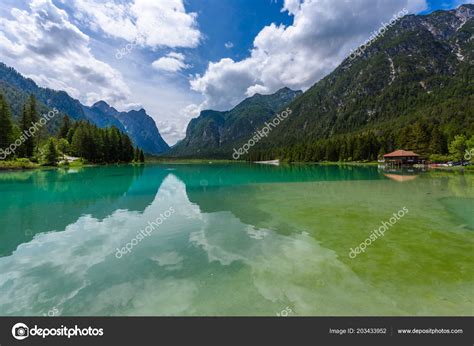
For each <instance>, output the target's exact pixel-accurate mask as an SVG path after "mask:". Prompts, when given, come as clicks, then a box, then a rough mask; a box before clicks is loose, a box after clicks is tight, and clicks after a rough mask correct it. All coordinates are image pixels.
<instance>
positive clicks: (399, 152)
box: [383, 150, 420, 157]
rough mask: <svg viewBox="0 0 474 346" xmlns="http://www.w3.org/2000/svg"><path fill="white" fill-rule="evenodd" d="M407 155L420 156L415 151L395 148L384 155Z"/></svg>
mask: <svg viewBox="0 0 474 346" xmlns="http://www.w3.org/2000/svg"><path fill="white" fill-rule="evenodd" d="M405 156H416V157H418V156H420V155H418V154H417V153H414V152H413V151H407V150H395V151H394V152H393V153H390V154H385V155H384V156H383V157H405Z"/></svg>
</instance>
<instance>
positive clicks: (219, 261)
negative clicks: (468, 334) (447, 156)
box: [0, 164, 474, 316]
mask: <svg viewBox="0 0 474 346" xmlns="http://www.w3.org/2000/svg"><path fill="white" fill-rule="evenodd" d="M473 182H474V175H472V174H470V175H469V174H465V175H463V174H459V173H449V172H420V173H416V172H406V171H405V172H384V171H382V170H380V169H378V168H377V167H362V166H336V165H334V166H320V165H288V166H269V165H252V164H193V165H191V164H190V165H187V164H170V165H158V164H157V165H147V166H145V167H143V166H126V165H124V166H107V167H92V168H82V169H69V170H67V169H58V170H36V171H23V172H2V173H0V315H33V316H43V315H50V316H52V315H64V316H81V315H100V316H123V315H126V316H143V315H146V316H188V315H191V316H222V315H225V316H240V315H250V316H254V315H255V316H260V315H265V316H277V315H282V316H287V315H288V316H308V315H310V316H327V315H332V316H343V315H356V316H363V315H414V316H416V315H424V316H427V315H428V316H429V315H472V314H473V312H474V304H473V292H474V256H473V253H474V251H473V250H474V209H473V208H474V203H473V202H474V188H473ZM404 208H405V209H404ZM394 213H395V214H396V217H395V216H394V215H393V214H394ZM387 223H390V224H387ZM384 227H385V228H384ZM375 230H378V232H376V231H375ZM380 231H383V233H382V235H380V234H381V233H380ZM368 239H370V241H368ZM362 243H364V245H362ZM351 249H352V250H351ZM362 250H363V251H362ZM351 251H352V252H351Z"/></svg>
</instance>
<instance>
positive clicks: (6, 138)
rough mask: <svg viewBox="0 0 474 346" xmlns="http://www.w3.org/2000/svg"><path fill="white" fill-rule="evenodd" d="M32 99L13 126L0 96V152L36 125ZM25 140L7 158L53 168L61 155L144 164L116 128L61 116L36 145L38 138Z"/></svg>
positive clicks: (97, 160)
mask: <svg viewBox="0 0 474 346" xmlns="http://www.w3.org/2000/svg"><path fill="white" fill-rule="evenodd" d="M38 118H39V117H38V109H37V103H36V99H35V97H34V96H33V95H31V96H30V97H29V99H28V101H27V102H26V103H25V104H24V105H23V108H22V114H21V118H20V121H19V124H14V123H13V120H12V116H11V110H10V107H9V105H8V103H7V101H6V100H5V97H4V96H3V95H2V94H0V149H6V148H8V147H10V146H11V145H12V143H14V142H15V140H17V139H18V138H20V136H21V135H22V134H23V133H25V131H28V129H29V128H31V126H32V124H34V123H36V122H38ZM24 139H25V140H24V141H22V144H21V145H20V146H19V147H18V148H17V150H15V152H14V153H12V154H11V155H8V156H7V157H6V158H7V159H14V158H28V159H30V160H31V161H33V162H39V161H43V162H42V163H45V164H47V165H56V164H57V162H58V161H59V160H60V159H61V156H62V157H63V159H64V156H65V155H71V156H76V157H80V158H83V159H85V160H87V161H88V162H91V163H118V162H132V161H135V162H144V161H145V155H144V152H143V150H141V149H140V148H138V147H134V146H133V143H132V141H131V139H130V137H129V136H128V135H127V134H125V133H122V132H121V131H120V130H119V129H117V128H116V127H111V128H99V127H97V126H96V125H94V124H91V123H89V122H87V121H73V120H71V119H70V118H69V117H68V116H67V115H65V116H64V117H63V120H62V124H61V126H60V128H59V131H58V133H57V134H56V135H55V136H54V135H53V136H49V138H47V139H46V140H42V141H41V143H40V136H29V137H27V136H25V138H24Z"/></svg>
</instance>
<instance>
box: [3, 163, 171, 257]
mask: <svg viewBox="0 0 474 346" xmlns="http://www.w3.org/2000/svg"><path fill="white" fill-rule="evenodd" d="M167 175H168V172H167V171H165V170H164V169H161V170H154V171H153V172H151V171H148V170H145V169H144V167H143V166H130V165H127V166H117V167H115V168H113V169H110V168H106V167H96V168H87V169H79V170H63V169H58V170H44V171H43V170H37V171H28V172H12V173H6V174H0V256H5V255H9V254H11V252H12V251H13V250H15V249H16V247H17V246H18V245H19V244H21V243H23V242H28V241H30V240H31V239H32V238H33V237H34V235H35V234H38V233H42V232H50V231H62V230H64V228H65V227H66V226H67V225H68V224H70V223H73V222H75V221H76V220H77V219H78V218H79V217H80V216H82V215H91V216H92V217H94V218H98V219H102V218H105V217H106V216H108V215H110V214H111V213H112V212H113V211H115V210H117V209H127V210H137V211H143V210H144V208H145V207H146V206H148V205H149V204H150V203H151V201H152V200H153V198H154V196H155V195H156V193H157V191H158V189H159V187H160V185H161V183H162V182H163V180H164V178H165V177H166V176H167Z"/></svg>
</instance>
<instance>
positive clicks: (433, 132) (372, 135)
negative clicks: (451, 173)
mask: <svg viewBox="0 0 474 346" xmlns="http://www.w3.org/2000/svg"><path fill="white" fill-rule="evenodd" d="M265 144H267V145H268V143H264V144H263V145H262V146H260V147H258V146H256V147H255V149H254V150H252V151H251V152H249V154H248V156H247V157H246V158H245V159H247V160H248V161H262V160H273V159H275V158H278V159H280V160H282V161H288V162H321V161H332V162H343V161H375V160H377V159H381V158H382V157H383V155H384V154H387V153H390V152H392V151H394V150H397V149H404V150H413V151H415V152H416V153H417V154H419V155H421V156H422V157H423V158H425V159H427V160H431V161H434V162H441V161H449V160H454V161H462V160H463V158H464V155H465V152H466V150H468V149H471V148H474V135H473V136H471V137H470V138H469V137H467V136H466V135H465V134H459V135H456V136H454V137H453V138H449V137H448V136H447V135H446V134H445V133H444V131H443V129H442V127H441V126H440V125H439V124H436V123H431V124H429V123H426V122H424V121H422V120H419V121H417V122H415V123H414V124H413V125H411V126H405V127H402V128H401V129H398V130H390V129H388V130H367V131H364V132H359V133H349V134H343V135H336V136H333V137H330V138H325V139H318V140H314V141H309V142H306V143H299V144H296V145H291V146H287V147H284V146H280V147H277V148H271V147H268V146H265Z"/></svg>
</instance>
